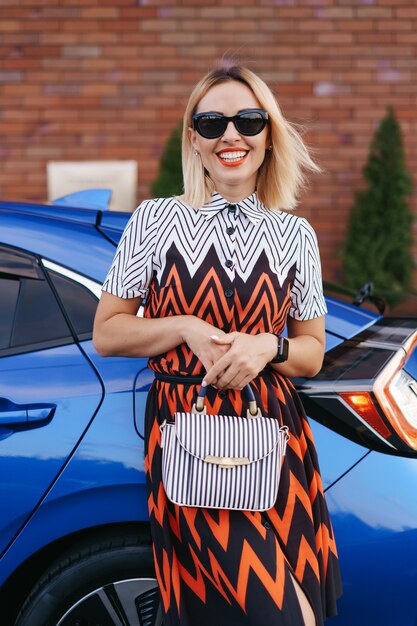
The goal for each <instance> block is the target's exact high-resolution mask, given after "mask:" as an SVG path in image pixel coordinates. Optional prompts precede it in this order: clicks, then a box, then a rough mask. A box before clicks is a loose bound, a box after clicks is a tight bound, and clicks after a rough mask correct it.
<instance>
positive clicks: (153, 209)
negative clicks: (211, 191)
mask: <svg viewBox="0 0 417 626" xmlns="http://www.w3.org/2000/svg"><path fill="white" fill-rule="evenodd" d="M176 212H179V213H182V214H190V213H195V210H194V209H193V208H192V207H190V206H189V205H188V204H186V203H185V202H184V201H183V200H182V199H181V197H180V196H171V197H169V198H148V199H146V200H143V201H142V202H141V203H140V204H139V206H138V207H137V208H136V209H135V211H134V213H141V214H147V215H153V216H154V217H155V218H159V217H161V216H165V215H167V214H171V215H172V214H173V213H176Z"/></svg>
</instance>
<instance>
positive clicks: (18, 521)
mask: <svg viewBox="0 0 417 626" xmlns="http://www.w3.org/2000/svg"><path fill="white" fill-rule="evenodd" d="M56 293H57V288H56V286H55V285H54V282H53V280H52V279H51V277H50V276H49V275H48V274H47V273H46V272H45V271H44V269H43V267H42V265H41V263H40V261H39V259H38V258H37V257H36V256H34V255H31V254H28V253H27V252H25V251H22V250H19V249H14V248H12V247H9V246H4V245H0V294H1V295H0V501H1V503H2V506H1V514H0V553H3V552H4V551H5V550H6V549H7V547H8V545H9V544H10V543H11V542H12V541H13V538H14V537H15V536H16V535H17V533H18V532H19V531H20V529H21V528H22V527H23V526H24V525H25V523H26V522H27V520H28V518H29V517H30V515H31V514H32V513H33V512H34V511H35V510H36V508H37V506H38V505H39V504H40V502H41V501H42V498H43V497H44V495H45V494H46V493H47V491H48V490H49V488H50V487H51V486H52V485H53V483H54V481H55V480H56V478H57V476H58V475H59V473H60V472H61V471H62V469H63V467H64V466H65V464H66V463H67V462H68V460H69V459H70V457H71V454H72V452H73V450H74V449H75V447H76V445H77V443H78V442H79V441H80V439H81V438H82V436H83V433H84V432H85V430H86V429H87V428H88V425H89V423H90V422H91V420H92V419H93V417H94V415H95V413H96V411H97V408H98V406H99V405H100V402H101V400H102V396H103V390H102V385H101V383H100V380H99V378H98V376H97V374H96V372H95V370H94V369H93V367H92V365H91V364H90V362H89V360H88V359H87V358H86V357H85V355H84V353H83V351H82V349H81V348H80V346H79V344H78V343H77V341H76V339H75V338H74V337H75V335H74V332H73V330H72V329H71V328H70V325H69V323H68V321H67V316H66V312H65V311H64V310H63V308H62V307H61V305H60V303H59V300H58V298H57V297H56Z"/></svg>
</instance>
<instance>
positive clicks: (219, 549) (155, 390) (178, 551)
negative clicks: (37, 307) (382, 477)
mask: <svg viewBox="0 0 417 626" xmlns="http://www.w3.org/2000/svg"><path fill="white" fill-rule="evenodd" d="M103 289H104V290H106V291H109V292H111V293H113V294H115V295H117V296H119V297H123V298H132V297H139V298H146V300H145V306H144V314H145V316H147V317H164V316H170V315H196V316H198V317H201V318H202V319H205V320H207V321H209V322H210V323H212V324H213V325H214V326H216V327H217V328H219V329H221V330H224V331H225V332H230V331H234V330H237V331H240V332H245V333H250V334H256V333H260V332H268V331H273V332H276V333H280V332H282V331H283V329H284V328H285V325H286V320H287V316H288V315H291V316H293V317H294V318H296V319H312V318H314V317H316V316H319V315H323V314H324V313H325V312H326V308H325V303H324V299H323V294H322V288H321V269H320V259H319V253H318V249H317V241H316V237H315V234H314V231H313V230H312V229H311V227H310V225H309V224H308V223H307V222H306V221H305V220H304V219H301V218H298V217H296V216H294V215H292V214H289V213H285V212H282V211H270V210H268V209H266V208H265V207H264V206H263V205H262V204H261V203H260V202H259V201H258V199H257V197H256V194H254V195H253V196H250V197H249V198H247V199H246V200H244V201H242V202H239V203H238V205H234V206H233V207H232V208H231V207H230V205H228V203H227V202H226V201H225V200H224V199H223V198H222V197H221V196H219V195H218V194H214V195H213V198H212V201H211V202H210V203H209V204H207V205H205V206H204V207H202V208H201V209H199V210H198V211H196V210H194V209H192V208H190V207H189V206H187V205H185V204H183V203H182V202H181V201H180V200H178V199H172V198H169V199H159V200H149V201H146V202H144V203H142V205H141V206H140V207H139V208H138V209H137V211H136V212H135V213H134V214H133V215H132V218H131V219H130V221H129V223H128V225H127V227H126V230H125V233H124V235H123V237H122V239H121V242H120V244H119V247H118V249H117V252H116V256H115V259H114V262H113V265H112V267H111V269H110V271H109V274H108V276H107V279H106V281H105V284H104V285H103ZM149 365H150V367H151V368H152V369H154V370H155V371H157V372H163V373H168V374H176V375H188V376H190V375H194V376H195V375H199V374H201V373H202V364H201V363H200V362H199V361H198V359H197V358H196V356H195V355H194V354H193V353H192V352H191V351H190V350H189V349H188V347H187V346H186V345H180V346H178V347H177V348H175V349H174V350H171V351H169V352H168V353H166V354H163V355H160V356H158V357H154V358H152V359H151V360H150V363H149ZM252 388H253V391H254V393H255V397H256V399H257V401H258V404H259V406H260V407H261V409H262V412H263V414H264V415H266V416H268V417H271V418H276V419H279V420H280V422H281V423H283V424H285V425H287V426H288V428H289V430H290V434H291V438H290V441H289V443H288V446H287V453H286V457H285V461H284V464H283V467H282V473H281V482H280V489H279V494H278V498H277V501H276V503H275V506H274V507H273V508H272V509H270V510H268V511H266V512H265V513H259V512H248V511H226V510H222V511H216V510H212V509H210V510H209V509H198V508H187V507H179V506H176V505H174V504H173V503H172V502H170V501H168V500H167V497H166V494H165V492H164V489H163V487H162V482H161V462H162V459H161V447H160V437H161V433H160V429H159V425H160V423H161V422H162V420H163V419H164V417H165V416H168V415H174V413H175V412H178V411H190V410H191V407H192V404H193V402H194V400H195V396H196V389H195V386H194V385H189V384H174V383H170V382H162V381H161V380H156V381H155V383H154V384H153V385H152V387H151V390H150V392H149V397H148V405H147V414H146V438H145V439H146V456H145V471H146V474H147V479H148V480H147V486H148V507H149V514H150V521H151V529H152V535H153V543H154V557H155V568H156V575H157V578H158V582H159V586H160V590H161V596H162V601H163V607H164V611H165V617H164V624H166V625H167V626H174V625H175V626H179V625H180V624H181V626H192V625H195V624H198V625H199V626H223V625H226V624H230V625H238V624H274V625H277V626H278V625H280V626H289V625H290V624H291V625H293V624H302V617H301V614H300V608H299V604H298V600H297V597H296V593H295V589H294V585H293V582H292V580H293V577H295V578H296V579H297V580H298V582H299V584H301V585H302V587H303V589H304V590H305V592H306V594H307V595H308V598H309V600H310V602H311V604H312V607H313V609H314V612H315V615H316V622H317V625H318V626H321V625H322V624H323V622H324V619H325V618H326V617H327V616H330V615H333V614H335V613H336V599H337V597H338V596H339V595H340V592H341V582H340V574H339V569H338V561H337V551H336V546H335V541H334V536H333V531H332V526H331V522H330V519H329V515H328V511H327V507H326V502H325V499H324V494H323V487H322V483H321V478H320V471H319V466H318V461H317V455H316V450H315V445H314V440H313V436H312V433H311V430H310V428H309V425H308V421H307V419H306V417H305V414H304V411H303V407H302V405H301V402H300V400H299V398H298V396H297V394H296V391H295V389H294V387H293V385H292V383H291V381H289V380H288V379H286V378H285V377H282V376H280V375H279V374H277V373H276V372H274V371H272V370H271V371H267V372H264V373H263V374H262V376H259V377H257V378H256V379H255V380H254V381H252ZM206 406H207V410H208V411H209V412H210V413H214V414H225V415H238V414H242V412H243V411H244V410H245V408H246V407H245V406H244V399H243V398H242V394H241V393H240V392H238V391H233V390H232V391H229V392H228V393H227V394H226V395H225V397H224V394H223V397H221V396H220V395H219V394H218V393H216V392H215V390H214V389H209V390H208V393H207V399H206Z"/></svg>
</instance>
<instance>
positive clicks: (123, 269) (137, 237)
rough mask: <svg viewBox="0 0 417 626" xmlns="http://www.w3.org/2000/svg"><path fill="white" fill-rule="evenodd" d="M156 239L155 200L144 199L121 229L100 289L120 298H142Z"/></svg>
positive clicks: (150, 273)
mask: <svg viewBox="0 0 417 626" xmlns="http://www.w3.org/2000/svg"><path fill="white" fill-rule="evenodd" d="M156 239H157V220H156V210H155V202H154V201H153V200H145V201H144V202H142V204H140V205H139V206H138V208H137V209H136V210H135V211H134V213H133V214H132V216H131V218H130V219H129V221H128V223H127V225H126V228H125V229H124V231H123V234H122V237H121V239H120V242H119V245H118V246H117V250H116V254H115V256H114V259H113V263H112V265H111V267H110V270H109V272H108V274H107V277H106V280H105V281H104V283H103V287H102V290H103V291H107V292H108V293H111V294H113V295H114V296H118V297H119V298H137V297H140V298H143V297H144V296H145V295H146V294H147V291H148V287H149V284H150V282H151V280H152V275H153V258H154V253H155V244H156Z"/></svg>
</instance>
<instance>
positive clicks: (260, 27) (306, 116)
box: [0, 0, 417, 279]
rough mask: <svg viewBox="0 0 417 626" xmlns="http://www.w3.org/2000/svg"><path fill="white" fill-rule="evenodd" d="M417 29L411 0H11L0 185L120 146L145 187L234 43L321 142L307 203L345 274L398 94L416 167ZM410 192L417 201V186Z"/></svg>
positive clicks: (1, 75)
mask: <svg viewBox="0 0 417 626" xmlns="http://www.w3.org/2000/svg"><path fill="white" fill-rule="evenodd" d="M16 5H17V6H16ZM416 31H417V7H416V5H415V2H414V0H360V1H354V0H261V1H258V2H255V1H254V0H226V1H225V2H224V3H223V2H217V3H214V4H213V3H212V2H211V3H209V2H207V0H206V1H201V2H200V1H198V0H181V1H180V2H175V1H174V0H36V1H35V0H19V2H18V3H16V1H15V0H0V159H1V161H0V196H1V197H7V198H18V199H21V198H32V199H43V198H45V197H46V179H45V165H46V162H47V161H48V160H54V159H56V160H74V159H75V160H82V159H92V160H96V159H118V158H120V159H136V160H137V161H138V163H139V186H138V200H140V199H142V198H144V197H147V196H148V194H149V185H150V183H151V182H152V181H153V180H154V178H155V176H156V175H157V171H158V165H159V157H160V154H161V151H162V149H163V146H164V142H165V141H166V139H167V137H168V135H169V134H170V132H171V130H172V129H173V128H174V127H175V126H176V124H177V122H178V119H179V118H180V117H181V114H182V110H183V107H184V104H185V102H186V100H187V97H188V94H189V92H190V90H191V87H192V86H193V84H194V83H195V82H196V81H197V80H198V79H199V78H200V77H201V75H202V74H203V73H205V72H206V71H207V70H208V69H210V67H211V66H212V63H213V61H214V60H215V59H216V58H218V57H219V56H221V55H223V54H237V55H239V58H240V60H241V61H242V62H243V63H244V64H247V65H249V66H250V67H251V68H252V69H254V70H255V71H256V72H258V73H259V74H260V75H261V76H262V77H263V78H264V79H265V80H266V81H267V82H268V83H269V84H270V86H271V87H272V88H273V89H274V91H275V93H276V95H277V97H278V99H279V101H280V103H281V105H282V108H283V111H284V113H285V114H286V115H287V117H288V118H289V119H291V120H292V121H294V122H297V123H301V124H303V125H305V126H306V127H307V134H306V138H307V141H308V143H309V144H310V145H312V146H314V147H315V148H316V149H317V157H318V160H319V162H320V164H321V165H322V166H323V167H324V169H325V173H324V174H323V175H321V176H320V177H315V178H314V179H313V180H312V182H311V185H310V187H309V189H308V191H307V192H306V193H305V194H304V195H303V198H302V202H301V204H300V207H299V209H298V211H299V213H300V214H302V215H305V216H306V217H308V218H309V219H310V220H311V222H312V223H313V225H314V226H315V227H316V229H317V232H318V235H319V240H320V245H321V250H322V256H323V262H324V273H325V276H326V278H333V279H334V278H335V279H338V277H339V274H340V271H339V260H338V250H339V248H340V243H341V242H342V240H343V238H344V233H345V227H346V220H347V216H348V213H349V209H350V207H351V205H352V199H353V192H354V190H355V189H357V188H359V187H360V186H361V185H362V183H363V179H362V167H363V165H364V163H365V161H366V158H367V154H368V149H369V142H370V139H371V137H372V134H373V131H374V129H375V126H376V124H377V123H378V122H379V121H380V119H381V118H382V117H383V116H384V114H385V111H386V107H387V106H388V105H392V106H393V107H394V108H395V111H396V113H397V116H398V118H399V120H400V123H401V126H402V129H403V131H404V135H405V143H406V155H407V163H408V166H409V169H410V171H411V173H412V175H414V178H415V179H416V180H417V174H416V172H417V106H416V104H417V102H416V100H417V54H416V52H417V37H416ZM411 205H412V208H413V211H414V213H417V199H416V194H414V195H413V197H412V198H411ZM414 239H415V241H417V228H416V225H415V226H414ZM416 248H417V246H416ZM416 248H415V256H416V259H417V249H416Z"/></svg>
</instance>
